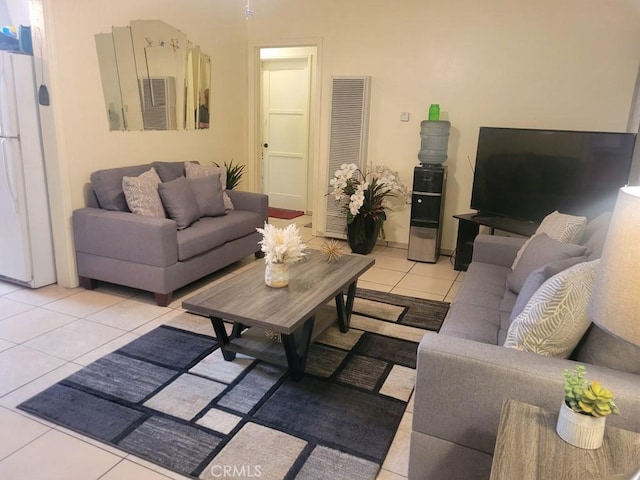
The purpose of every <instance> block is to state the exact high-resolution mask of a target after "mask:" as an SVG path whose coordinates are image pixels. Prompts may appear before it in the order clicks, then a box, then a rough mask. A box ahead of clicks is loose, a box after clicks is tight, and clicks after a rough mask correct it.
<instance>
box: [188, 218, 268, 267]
mask: <svg viewBox="0 0 640 480" xmlns="http://www.w3.org/2000/svg"><path fill="white" fill-rule="evenodd" d="M258 227H260V228H261V227H263V224H262V219H261V217H260V215H258V214H257V213H255V212H247V211H244V210H230V211H228V212H227V214H226V215H224V216H222V217H202V218H201V219H200V220H199V221H198V222H196V223H194V224H193V225H191V226H190V227H189V228H185V229H184V230H180V231H179V232H178V260H180V261H182V260H187V259H189V258H191V257H194V256H196V255H200V254H201V253H204V252H208V251H209V250H211V249H212V248H214V247H217V246H220V245H222V244H223V243H225V242H227V241H230V240H235V239H237V238H241V237H244V236H246V235H249V234H251V233H255V232H256V228H258ZM258 250H260V247H259V245H258V243H257V242H256V251H258Z"/></svg>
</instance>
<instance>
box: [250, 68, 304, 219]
mask: <svg viewBox="0 0 640 480" xmlns="http://www.w3.org/2000/svg"><path fill="white" fill-rule="evenodd" d="M309 62H310V60H309V59H308V58H303V59H274V60H264V61H262V117H263V118H262V120H263V122H262V125H263V135H262V138H263V147H262V160H263V165H262V191H263V192H264V193H266V194H267V195H269V206H270V207H277V208H286V209H291V210H302V211H303V212H307V211H308V208H307V183H308V182H307V175H308V171H309V165H308V162H309V93H310V77H309V70H310V68H309Z"/></svg>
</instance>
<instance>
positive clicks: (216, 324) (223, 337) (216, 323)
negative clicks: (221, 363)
mask: <svg viewBox="0 0 640 480" xmlns="http://www.w3.org/2000/svg"><path fill="white" fill-rule="evenodd" d="M209 319H211V324H212V325H213V330H214V331H215V332H216V338H217V339H218V343H219V344H220V350H222V356H223V357H224V359H225V360H227V361H231V360H234V359H235V358H236V352H231V351H229V350H227V345H229V336H228V335H227V331H226V330H225V329H224V322H223V321H222V319H221V318H217V317H209ZM234 332H235V325H234Z"/></svg>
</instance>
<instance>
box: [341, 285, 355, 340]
mask: <svg viewBox="0 0 640 480" xmlns="http://www.w3.org/2000/svg"><path fill="white" fill-rule="evenodd" d="M357 283H358V282H357V280H356V281H354V282H353V283H351V284H349V289H348V290H347V303H346V305H345V302H344V294H343V293H342V292H340V293H339V294H338V295H336V310H337V311H338V326H339V327H340V331H341V332H342V333H347V332H348V331H349V324H350V323H351V312H352V311H353V301H354V300H355V298H356V284H357Z"/></svg>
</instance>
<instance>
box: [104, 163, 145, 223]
mask: <svg viewBox="0 0 640 480" xmlns="http://www.w3.org/2000/svg"><path fill="white" fill-rule="evenodd" d="M147 170H149V165H135V166H132V167H120V168H108V169H105V170H98V171H95V172H93V173H92V174H91V187H92V188H93V192H94V193H95V195H96V198H97V199H98V203H99V204H100V208H102V209H103V210H114V211H117V212H129V211H130V210H129V206H128V205H127V200H126V198H125V196H124V192H123V191H122V177H124V176H125V175H126V176H128V177H137V176H138V175H140V174H141V173H144V172H146V171H147Z"/></svg>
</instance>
